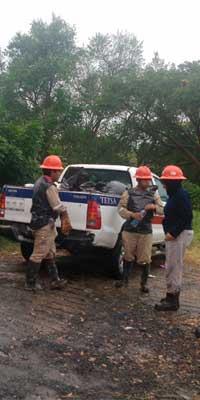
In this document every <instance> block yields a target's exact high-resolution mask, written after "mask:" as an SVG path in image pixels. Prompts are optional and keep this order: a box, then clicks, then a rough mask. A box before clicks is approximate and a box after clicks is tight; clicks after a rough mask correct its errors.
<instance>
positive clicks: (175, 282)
mask: <svg viewBox="0 0 200 400" xmlns="http://www.w3.org/2000/svg"><path fill="white" fill-rule="evenodd" d="M192 239H193V231H191V230H184V231H183V232H182V233H181V234H180V235H179V236H178V237H177V238H176V239H175V240H172V241H167V242H166V281H167V292H168V293H173V294H174V293H177V292H180V290H181V286H182V280H183V259H184V255H185V251H186V248H187V247H188V246H189V245H190V244H191V242H192Z"/></svg>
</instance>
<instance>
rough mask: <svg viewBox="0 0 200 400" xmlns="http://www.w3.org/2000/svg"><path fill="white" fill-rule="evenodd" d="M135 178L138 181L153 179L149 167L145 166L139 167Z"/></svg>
mask: <svg viewBox="0 0 200 400" xmlns="http://www.w3.org/2000/svg"><path fill="white" fill-rule="evenodd" d="M135 178H136V179H152V173H151V170H150V169H149V168H148V167H146V166H145V165H144V166H141V167H138V168H137V169H136V173H135Z"/></svg>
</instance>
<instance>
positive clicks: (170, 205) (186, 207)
mask: <svg viewBox="0 0 200 400" xmlns="http://www.w3.org/2000/svg"><path fill="white" fill-rule="evenodd" d="M185 179H186V178H185V177H184V175H183V172H182V170H181V169H180V168H179V167H177V166H175V165H169V166H167V167H166V168H164V170H163V173H162V176H161V181H162V182H163V185H164V186H165V188H166V190H167V194H168V196H169V198H168V201H167V203H166V206H165V208H164V215H165V217H164V220H163V228H164V232H165V240H166V281H167V294H166V297H165V298H164V299H162V300H161V302H160V304H156V305H155V309H156V310H157V311H176V310H178V308H179V296H180V291H181V286H182V276H183V258H184V254H185V250H186V248H187V247H188V246H189V245H190V243H191V241H192V238H193V231H192V205H191V201H190V197H189V194H188V192H187V191H186V190H184V189H183V188H182V185H181V182H182V181H183V180H185Z"/></svg>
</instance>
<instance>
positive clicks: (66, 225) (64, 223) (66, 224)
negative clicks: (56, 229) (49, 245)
mask: <svg viewBox="0 0 200 400" xmlns="http://www.w3.org/2000/svg"><path fill="white" fill-rule="evenodd" d="M60 219H61V232H62V234H63V235H66V236H67V235H68V234H69V233H70V231H71V230H72V226H71V222H70V219H69V216H68V214H67V211H65V212H64V213H62V214H61V216H60Z"/></svg>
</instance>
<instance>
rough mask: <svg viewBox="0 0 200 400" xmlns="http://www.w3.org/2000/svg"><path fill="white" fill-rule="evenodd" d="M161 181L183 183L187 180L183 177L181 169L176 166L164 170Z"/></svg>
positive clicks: (169, 166)
mask: <svg viewBox="0 0 200 400" xmlns="http://www.w3.org/2000/svg"><path fill="white" fill-rule="evenodd" d="M160 179H161V180H177V181H178V180H180V181H182V180H185V179H187V178H186V177H185V176H184V175H183V171H182V169H181V168H179V167H177V166H176V165H168V166H167V167H165V168H164V169H163V172H162V175H161V177H160Z"/></svg>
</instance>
